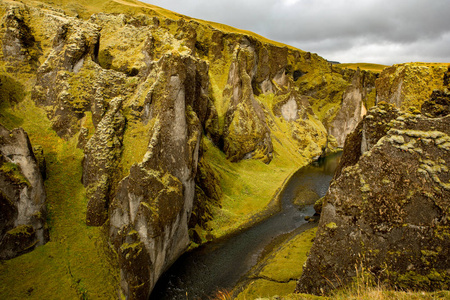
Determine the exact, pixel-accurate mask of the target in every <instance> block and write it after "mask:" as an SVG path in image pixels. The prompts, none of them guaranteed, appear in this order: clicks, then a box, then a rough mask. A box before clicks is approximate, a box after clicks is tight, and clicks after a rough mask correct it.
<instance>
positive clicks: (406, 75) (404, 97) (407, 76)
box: [376, 63, 448, 110]
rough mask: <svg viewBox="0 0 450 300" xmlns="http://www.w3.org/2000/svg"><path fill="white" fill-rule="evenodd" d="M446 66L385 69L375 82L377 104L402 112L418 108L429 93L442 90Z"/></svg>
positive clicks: (423, 64) (407, 65) (423, 65)
mask: <svg viewBox="0 0 450 300" xmlns="http://www.w3.org/2000/svg"><path fill="white" fill-rule="evenodd" d="M447 68H448V65H446V64H426V63H406V64H399V65H393V66H392V67H389V68H386V69H384V70H383V72H382V73H381V74H380V77H379V78H378V79H377V80H376V90H377V103H378V102H381V101H385V102H388V103H392V104H395V106H397V107H398V108H401V109H402V110H407V109H409V108H410V107H411V106H414V107H416V108H420V107H421V105H422V103H423V102H424V101H425V100H427V99H428V97H429V96H430V94H431V92H432V91H433V90H436V89H442V88H443V81H442V77H443V76H444V73H445V72H446V71H447Z"/></svg>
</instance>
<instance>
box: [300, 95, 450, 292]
mask: <svg viewBox="0 0 450 300" xmlns="http://www.w3.org/2000/svg"><path fill="white" fill-rule="evenodd" d="M449 107H450V95H449V94H448V92H439V91H436V92H433V94H432V98H431V99H430V100H427V101H426V102H425V103H424V104H423V105H422V114H421V113H420V112H419V111H417V110H414V111H412V112H411V113H408V112H403V111H401V110H399V109H397V108H395V106H393V105H391V104H387V103H380V104H379V105H378V106H376V107H374V108H372V109H371V110H370V111H369V113H368V114H367V115H366V116H365V118H364V119H363V121H362V122H361V123H360V125H359V126H358V128H357V129H356V130H355V132H354V133H352V134H351V135H349V137H348V138H347V141H346V144H345V148H344V154H343V158H342V161H341V165H340V171H338V172H337V173H336V175H335V179H334V182H333V183H332V185H331V187H330V189H329V191H328V194H327V195H326V197H325V199H324V202H323V209H322V214H321V219H320V224H319V230H318V232H317V235H316V238H315V241H314V245H313V247H312V249H311V253H310V255H309V257H308V260H307V263H306V267H305V269H304V270H305V271H304V272H303V274H302V277H301V278H300V280H299V282H298V285H297V291H299V292H303V293H314V294H324V293H328V292H329V291H330V290H331V289H335V288H338V287H341V286H343V285H347V284H349V283H351V282H352V281H353V280H354V279H355V278H358V277H359V278H361V277H366V278H369V279H368V280H370V282H371V283H372V284H388V285H390V286H391V287H396V288H400V289H413V290H416V289H419V290H440V289H444V290H446V289H448V288H449V283H450V278H449V276H448V269H449V267H450V265H449V260H448V255H449V253H448V251H447V249H448V247H449V243H450V239H449V236H448V232H449V227H448V212H449V204H450V203H449V199H450V185H449V184H450V176H449V170H448V166H449V164H450V154H449V151H450V148H449V146H450V138H449V135H450V131H449V129H450V126H449V124H450V115H449V114H448V108H449ZM358 153H359V155H358Z"/></svg>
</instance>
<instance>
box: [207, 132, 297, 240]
mask: <svg viewBox="0 0 450 300" xmlns="http://www.w3.org/2000/svg"><path fill="white" fill-rule="evenodd" d="M203 141H204V145H205V148H206V152H205V154H204V155H205V160H206V161H208V162H210V165H211V167H212V168H213V170H214V171H215V173H216V174H220V175H219V176H220V178H219V182H220V185H221V188H222V191H223V195H224V196H223V199H222V202H221V208H219V207H215V208H214V212H213V215H214V219H213V220H212V221H210V222H209V227H210V228H211V229H212V232H211V234H212V235H214V236H215V237H216V238H219V237H222V236H224V235H227V234H229V233H231V232H233V231H236V230H239V229H240V228H243V227H246V225H247V224H248V223H250V222H252V221H254V219H253V218H252V217H253V216H254V215H255V213H257V212H260V211H261V210H263V209H264V208H266V207H267V206H268V205H269V203H270V202H271V200H272V199H273V198H274V196H275V195H276V191H277V189H278V188H279V187H280V186H281V185H282V184H283V182H284V181H285V179H286V178H287V177H289V175H290V174H291V173H293V172H294V171H296V170H297V168H298V166H296V165H295V164H291V165H289V164H287V163H283V162H282V161H281V159H278V160H279V161H275V162H272V163H271V164H270V165H266V164H264V163H263V162H261V161H258V160H244V161H240V162H238V163H231V162H229V161H228V160H227V159H226V157H225V154H224V153H223V152H221V151H220V150H219V149H218V148H216V147H215V146H214V145H213V144H212V142H211V141H210V140H208V139H206V138H204V139H203ZM274 160H277V158H275V159H274Z"/></svg>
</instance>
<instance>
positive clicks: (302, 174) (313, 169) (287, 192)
mask: <svg viewBox="0 0 450 300" xmlns="http://www.w3.org/2000/svg"><path fill="white" fill-rule="evenodd" d="M337 159H338V156H334V157H333V158H331V159H330V158H328V160H327V159H325V160H324V161H321V162H319V163H318V164H317V165H316V166H314V165H309V166H308V167H304V168H302V169H300V170H299V171H297V172H295V173H294V174H293V175H292V176H291V177H290V179H289V180H288V181H287V183H286V184H285V185H284V188H283V190H282V191H281V192H280V193H279V196H278V197H279V200H280V203H281V208H282V210H281V211H280V212H278V213H276V214H274V215H273V216H271V217H270V218H268V219H265V220H263V221H262V222H259V223H258V224H257V225H256V226H253V227H251V228H249V229H247V230H243V231H242V232H240V233H239V234H235V235H232V236H230V237H229V238H228V239H220V240H218V241H215V242H211V243H209V244H207V245H203V246H201V247H199V248H197V249H195V250H193V251H191V252H188V253H185V254H184V255H182V256H181V257H180V258H179V259H178V261H177V262H175V263H174V265H173V266H172V267H171V268H170V269H169V270H168V271H167V272H166V273H165V274H164V275H163V276H162V277H161V279H160V281H159V282H158V284H157V285H156V287H155V289H154V292H153V293H152V296H151V297H150V299H186V295H187V299H197V298H207V297H210V296H211V295H212V294H214V292H215V291H217V290H222V289H225V290H229V289H231V288H233V287H234V286H235V285H236V284H237V282H238V281H239V279H240V278H241V277H242V276H243V275H244V274H246V273H247V272H248V271H249V270H250V269H251V268H252V267H253V266H255V265H256V263H257V262H258V259H259V258H260V255H261V253H262V252H263V250H264V249H265V247H266V246H267V245H268V244H270V242H271V241H273V240H274V239H276V238H277V237H278V236H280V235H283V234H287V233H289V232H292V231H293V230H295V229H297V228H299V227H301V226H302V225H305V224H308V221H306V220H305V216H311V215H313V214H314V209H313V207H312V206H311V205H309V206H307V207H305V208H303V209H299V208H298V207H297V206H295V205H293V204H292V199H293V197H294V196H295V195H297V190H298V188H299V187H301V186H302V184H303V185H305V184H306V185H308V187H309V188H310V189H312V190H314V191H315V192H316V193H317V194H318V196H323V195H324V194H325V193H326V191H327V189H328V184H329V182H330V181H331V178H332V176H333V173H334V168H335V165H336V164H337V163H336V160H337ZM327 161H328V162H329V163H327ZM333 161H334V162H333ZM330 166H331V167H330Z"/></svg>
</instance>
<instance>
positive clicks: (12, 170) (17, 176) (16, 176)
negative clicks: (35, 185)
mask: <svg viewBox="0 0 450 300" xmlns="http://www.w3.org/2000/svg"><path fill="white" fill-rule="evenodd" d="M0 171H1V172H3V173H5V174H6V175H7V176H8V177H9V178H10V179H11V180H12V181H14V182H15V183H17V184H26V185H28V186H30V182H29V181H28V179H27V178H26V177H25V176H24V175H23V174H22V171H21V169H20V166H19V165H17V164H15V163H12V162H5V163H3V164H2V165H0Z"/></svg>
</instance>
